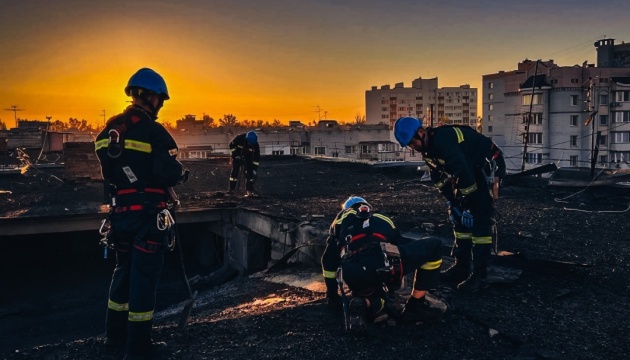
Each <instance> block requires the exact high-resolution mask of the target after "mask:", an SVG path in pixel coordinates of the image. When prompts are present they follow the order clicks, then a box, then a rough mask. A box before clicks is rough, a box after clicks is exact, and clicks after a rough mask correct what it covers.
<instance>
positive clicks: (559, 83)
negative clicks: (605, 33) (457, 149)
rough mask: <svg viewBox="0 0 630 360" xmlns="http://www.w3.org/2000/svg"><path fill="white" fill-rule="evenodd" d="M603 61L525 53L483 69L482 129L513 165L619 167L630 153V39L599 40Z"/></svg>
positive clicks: (599, 56)
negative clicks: (568, 62) (505, 65)
mask: <svg viewBox="0 0 630 360" xmlns="http://www.w3.org/2000/svg"><path fill="white" fill-rule="evenodd" d="M594 45H595V48H596V51H597V64H596V65H597V66H595V64H588V63H587V62H584V63H582V64H578V65H573V66H559V65H557V64H555V63H554V61H553V60H548V61H540V60H538V61H533V60H527V59H526V60H524V61H522V62H520V63H518V66H517V69H516V70H511V71H499V72H497V73H494V74H487V75H483V77H482V84H483V85H482V96H483V100H482V105H483V126H482V132H483V133H484V134H485V135H487V136H489V137H491V138H492V139H493V140H494V141H495V143H496V144H497V145H499V146H500V147H501V148H502V149H503V151H504V154H505V157H506V162H507V167H508V169H509V170H513V171H520V170H522V169H528V168H532V167H535V166H538V165H540V164H543V163H545V164H547V163H551V162H554V163H556V164H557V165H558V166H559V167H590V166H591V164H592V162H594V163H595V164H594V165H595V166H596V167H599V168H614V167H619V166H620V164H621V163H624V162H627V161H629V160H630V44H624V43H622V44H618V45H616V44H615V41H614V39H602V40H598V41H596V42H595V44H594Z"/></svg>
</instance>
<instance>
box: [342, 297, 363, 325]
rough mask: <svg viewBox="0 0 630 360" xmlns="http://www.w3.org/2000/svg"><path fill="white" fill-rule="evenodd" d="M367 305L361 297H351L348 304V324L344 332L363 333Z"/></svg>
mask: <svg viewBox="0 0 630 360" xmlns="http://www.w3.org/2000/svg"><path fill="white" fill-rule="evenodd" d="M368 311H369V309H368V304H367V301H366V300H365V299H364V298H362V297H353V298H352V299H351V300H350V304H348V312H349V314H348V323H347V324H346V330H347V331H352V332H364V331H365V330H366V327H367V324H368Z"/></svg>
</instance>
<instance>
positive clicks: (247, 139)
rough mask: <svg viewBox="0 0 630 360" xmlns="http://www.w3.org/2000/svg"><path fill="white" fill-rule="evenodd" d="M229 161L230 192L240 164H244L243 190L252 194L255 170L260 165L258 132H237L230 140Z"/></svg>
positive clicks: (234, 187) (232, 190)
mask: <svg viewBox="0 0 630 360" xmlns="http://www.w3.org/2000/svg"><path fill="white" fill-rule="evenodd" d="M230 153H231V157H230V162H231V163H232V172H231V173H230V190H229V191H228V192H230V193H232V192H234V190H235V189H236V184H238V174H239V170H240V167H241V164H244V165H245V180H246V184H245V190H246V191H247V194H246V196H253V195H254V182H255V181H256V171H258V166H259V165H260V146H259V145H258V134H256V132H255V131H249V132H247V133H245V134H239V135H236V136H235V137H234V139H232V141H230Z"/></svg>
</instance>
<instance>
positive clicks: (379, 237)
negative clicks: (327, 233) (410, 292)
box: [341, 207, 404, 283]
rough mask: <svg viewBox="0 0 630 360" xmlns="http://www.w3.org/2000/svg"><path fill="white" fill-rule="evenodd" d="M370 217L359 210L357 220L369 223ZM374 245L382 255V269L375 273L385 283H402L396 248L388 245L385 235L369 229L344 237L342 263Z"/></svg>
mask: <svg viewBox="0 0 630 360" xmlns="http://www.w3.org/2000/svg"><path fill="white" fill-rule="evenodd" d="M366 208H367V207H366ZM368 209H369V208H368ZM371 217H372V212H371V211H369V210H363V211H361V208H359V211H358V213H357V219H361V220H362V221H364V222H365V221H369V219H370V218H371ZM360 240H363V241H360ZM359 243H360V245H358V247H356V248H355V249H351V248H354V246H352V245H355V246H356V245H357V244H359ZM376 244H378V246H379V249H380V251H381V252H382V253H383V267H382V268H379V269H377V270H376V272H377V273H378V274H379V275H382V276H383V278H385V282H386V283H399V282H400V281H402V277H403V274H404V272H403V264H402V261H400V253H399V252H398V248H397V247H396V246H394V245H392V244H391V243H389V242H388V241H387V237H386V236H385V235H383V234H381V233H378V232H374V231H371V230H370V229H369V227H368V228H367V229H364V230H363V231H362V232H360V233H358V234H355V235H350V234H348V235H347V236H346V237H345V239H344V244H343V246H342V247H341V258H342V261H344V260H345V261H352V258H353V257H355V256H357V255H359V254H361V253H364V252H365V251H367V250H370V249H374V248H375V245H376Z"/></svg>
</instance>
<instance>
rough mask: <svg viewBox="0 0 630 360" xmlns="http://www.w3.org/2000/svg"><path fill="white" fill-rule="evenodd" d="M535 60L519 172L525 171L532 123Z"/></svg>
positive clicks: (535, 73) (535, 75) (536, 69)
mask: <svg viewBox="0 0 630 360" xmlns="http://www.w3.org/2000/svg"><path fill="white" fill-rule="evenodd" d="M539 62H540V60H536V68H535V69H534V80H533V81H532V97H531V99H529V113H528V114H527V117H526V118H525V133H523V144H524V145H523V162H522V164H521V172H523V171H525V160H526V159H527V143H528V142H529V124H531V122H532V109H533V106H534V89H536V77H537V76H538V63H539Z"/></svg>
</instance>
